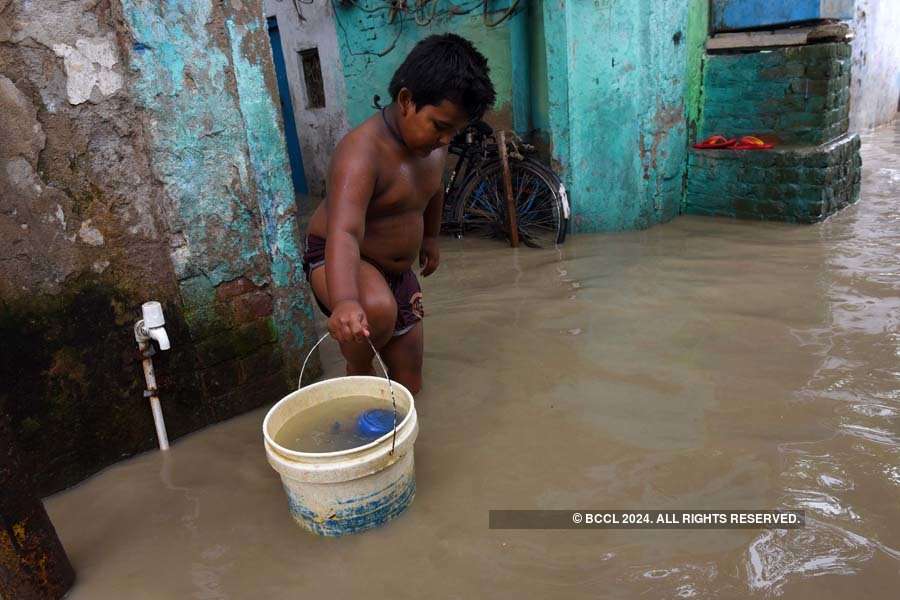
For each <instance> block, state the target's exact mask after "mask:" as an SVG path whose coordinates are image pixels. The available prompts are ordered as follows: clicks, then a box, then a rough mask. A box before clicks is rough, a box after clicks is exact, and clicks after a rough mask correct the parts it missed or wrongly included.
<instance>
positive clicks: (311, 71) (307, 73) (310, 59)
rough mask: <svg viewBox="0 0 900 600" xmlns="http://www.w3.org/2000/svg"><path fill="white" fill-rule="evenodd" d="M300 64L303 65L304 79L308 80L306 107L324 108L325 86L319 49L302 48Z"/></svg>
mask: <svg viewBox="0 0 900 600" xmlns="http://www.w3.org/2000/svg"><path fill="white" fill-rule="evenodd" d="M300 64H301V65H302V67H303V80H304V81H305V82H306V99H307V105H306V107H307V108H324V107H325V86H324V84H323V83H322V64H321V63H320V62H319V49H318V48H310V49H309V50H301V51H300Z"/></svg>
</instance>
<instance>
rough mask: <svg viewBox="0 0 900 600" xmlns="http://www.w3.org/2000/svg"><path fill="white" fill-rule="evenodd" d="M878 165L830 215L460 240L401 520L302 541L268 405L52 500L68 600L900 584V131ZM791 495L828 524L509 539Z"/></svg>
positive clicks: (428, 287)
mask: <svg viewBox="0 0 900 600" xmlns="http://www.w3.org/2000/svg"><path fill="white" fill-rule="evenodd" d="M863 154H864V179H863V199H862V201H861V202H860V203H858V204H857V205H855V206H853V207H850V208H848V209H846V210H844V211H843V212H842V213H840V214H838V215H836V216H834V217H832V218H831V219H829V220H827V221H826V222H824V223H821V224H819V225H814V226H795V225H785V224H777V223H757V222H740V221H730V220H725V219H710V218H695V217H682V218H679V219H676V220H675V221H674V222H672V223H668V224H666V225H663V226H659V227H654V228H652V229H650V230H647V231H640V232H629V233H622V234H614V235H598V236H574V237H572V238H571V240H570V241H567V243H566V244H565V246H564V247H562V248H560V249H558V250H546V251H534V250H530V249H519V250H517V251H513V250H511V249H508V248H505V247H503V246H502V245H501V244H498V243H495V242H489V241H482V240H469V239H466V240H462V241H456V240H446V241H444V243H443V244H444V245H443V263H442V266H441V269H440V270H439V271H438V273H437V274H436V275H435V276H433V277H430V278H428V279H425V280H423V286H424V287H425V298H426V304H427V305H428V319H427V320H426V325H425V329H426V366H425V387H424V389H423V392H422V394H421V395H420V396H419V397H418V398H417V410H418V412H419V417H420V433H419V438H418V441H417V442H416V472H417V479H418V482H417V483H418V486H417V494H416V500H415V502H414V503H413V504H412V506H411V507H410V509H409V511H408V512H407V513H406V514H405V515H403V517H401V518H400V519H397V520H396V521H395V522H393V523H391V524H390V525H389V526H388V527H385V528H382V529H379V530H376V531H372V532H369V533H366V534H364V535H360V536H354V537H353V538H348V539H343V540H338V541H335V540H320V539H317V538H314V537H311V536H309V535H307V534H304V533H302V532H301V531H300V530H298V529H297V528H296V527H295V526H294V525H293V524H292V523H291V522H290V517H289V516H288V512H287V508H286V506H285V499H284V497H283V494H282V492H281V489H280V485H279V483H278V480H277V476H276V475H275V474H274V473H273V472H272V471H271V469H270V468H269V467H268V465H267V464H266V462H265V457H264V453H263V450H262V443H261V440H260V433H259V427H260V422H261V419H262V417H263V415H264V412H263V411H258V412H256V413H253V414H250V415H246V416H244V417H241V418H238V419H234V420H232V421H230V422H229V423H226V424H224V425H221V426H218V427H214V428H209V429H207V430H205V431H204V432H202V433H200V434H198V435H194V436H191V437H189V438H187V439H183V440H179V441H178V442H177V443H176V444H175V445H174V447H173V449H172V452H171V455H170V456H169V457H168V458H169V461H170V464H166V465H165V469H164V474H165V476H164V477H163V478H162V480H161V478H160V476H159V473H160V460H161V459H160V458H159V455H158V454H156V453H151V454H147V455H144V456H142V457H139V458H137V459H135V460H132V461H129V462H127V463H123V464H120V465H117V466H115V467H113V468H112V469H110V470H108V471H107V472H105V473H103V474H101V475H100V476H98V477H96V478H94V479H92V480H91V481H89V482H87V483H86V484H85V485H82V486H79V487H78V488H76V489H74V490H71V491H69V492H66V493H63V494H60V495H58V496H56V497H54V498H51V499H50V500H49V502H48V510H49V512H50V514H51V516H52V518H53V519H54V522H55V523H56V525H57V528H58V530H59V532H60V536H61V538H62V540H63V543H64V544H65V545H66V547H67V549H68V551H69V553H70V555H71V557H72V560H73V562H74V563H75V565H76V568H77V569H78V571H79V583H78V585H77V587H76V588H75V590H74V592H73V594H72V598H75V599H81V598H90V599H97V598H119V597H123V596H122V590H123V589H128V590H129V591H131V590H139V591H138V592H136V593H135V594H132V595H131V597H146V598H159V597H173V598H249V597H269V598H293V597H297V595H298V593H300V592H299V591H300V590H302V593H303V595H304V597H306V596H308V597H316V596H321V597H341V598H350V597H363V596H367V595H370V594H371V590H372V589H378V590H379V595H383V596H387V595H390V596H393V597H397V598H413V597H420V596H421V595H422V593H421V590H428V595H436V596H438V597H449V598H480V597H510V598H512V597H515V598H597V597H610V598H635V597H641V598H654V599H655V598H748V597H749V598H771V597H783V598H790V599H795V598H797V599H801V600H803V599H809V600H823V599H827V598H851V597H853V598H886V597H891V595H892V594H893V595H896V589H897V583H898V579H900V578H898V569H900V553H898V549H900V501H898V498H900V426H898V425H900V423H898V420H900V385H898V382H900V366H898V365H900V361H898V358H900V327H898V324H900V251H898V249H900V210H898V205H897V201H898V198H900V129H886V130H882V131H881V132H879V133H877V134H874V135H869V136H867V137H866V138H865V141H864V145H863ZM326 363H328V361H326ZM329 364H331V365H332V367H334V369H335V372H339V368H340V365H339V364H336V363H335V362H334V361H331V362H330V363H329ZM274 400H276V399H274V398H273V401H274ZM164 401H165V400H164ZM779 507H780V508H801V509H804V510H806V511H807V520H806V522H807V526H806V527H805V528H804V529H801V530H791V531H753V530H729V531H708V530H707V531H677V530H669V531H638V530H629V531H614V530H606V531H490V530H488V529H487V513H488V510H489V509H496V508H546V509H550V508H558V509H565V508H570V509H571V508H581V509H603V508H607V509H610V508H620V509H626V508H628V509H632V508H647V509H728V508H736V509H737V508H779ZM407 577H414V578H415V579H416V581H417V584H416V586H414V588H415V591H414V590H413V588H412V587H410V586H409V585H407V583H406V578H407ZM890 590H894V592H891V591H890ZM142 594H143V595H142Z"/></svg>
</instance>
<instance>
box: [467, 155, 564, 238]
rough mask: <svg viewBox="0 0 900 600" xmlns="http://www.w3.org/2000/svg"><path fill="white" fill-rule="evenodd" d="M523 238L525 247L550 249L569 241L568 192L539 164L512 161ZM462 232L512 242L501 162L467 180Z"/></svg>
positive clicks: (510, 162) (527, 161)
mask: <svg viewBox="0 0 900 600" xmlns="http://www.w3.org/2000/svg"><path fill="white" fill-rule="evenodd" d="M509 171H510V179H511V181H512V193H513V202H514V204H515V207H516V220H517V224H518V230H519V239H521V240H522V243H524V244H525V245H526V246H531V247H538V248H540V247H550V246H554V245H556V244H561V243H562V242H563V241H564V240H565V237H566V227H567V224H568V206H567V205H566V203H567V200H566V199H565V188H564V187H563V186H562V185H561V184H560V183H559V179H558V178H557V177H556V174H555V173H552V172H551V171H549V169H547V168H546V167H545V166H543V165H542V164H540V163H537V162H535V161H532V160H529V159H526V160H523V161H519V160H514V159H513V160H510V161H509ZM456 222H457V223H458V228H459V231H460V233H462V234H463V235H465V234H466V233H475V234H477V235H483V236H488V237H494V238H505V237H508V229H507V218H506V193H505V191H504V187H503V168H502V165H501V163H500V161H499V160H496V161H492V162H490V163H488V164H487V165H484V166H482V167H481V168H480V169H479V170H478V171H477V172H475V173H473V174H472V177H470V178H469V180H468V181H466V183H465V186H464V187H463V190H462V192H461V193H460V201H459V203H458V204H457V206H456Z"/></svg>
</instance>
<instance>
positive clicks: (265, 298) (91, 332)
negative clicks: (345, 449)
mask: <svg viewBox="0 0 900 600" xmlns="http://www.w3.org/2000/svg"><path fill="white" fill-rule="evenodd" d="M274 88H275V85H274V76H273V74H272V67H271V57H270V51H269V46H268V39H267V36H266V30H265V27H264V21H263V15H262V8H261V5H260V0H254V1H249V2H243V3H224V4H223V3H219V2H214V1H213V0H191V1H188V0H178V1H176V0H172V1H169V2H166V3H159V2H152V1H150V0H122V1H121V2H120V1H119V0H100V1H99V2H98V1H97V0H47V1H43V2H15V1H10V0H0V140H2V143H0V259H2V260H0V338H2V339H3V344H2V345H0V379H2V380H3V381H4V385H3V386H2V389H0V411H3V412H4V413H6V414H8V415H9V416H10V417H11V422H12V425H13V427H14V428H15V432H16V435H17V436H18V442H19V444H20V446H21V448H22V451H23V453H24V455H25V457H26V460H27V461H28V465H27V467H28V469H27V470H28V471H29V472H32V473H34V474H35V476H36V481H35V482H34V484H35V485H36V486H37V488H38V490H39V491H40V492H41V493H48V492H51V491H54V490H58V489H60V488H62V487H65V486H67V485H70V484H72V483H74V482H77V481H78V480H80V479H82V478H83V477H85V476H86V475H89V474H90V473H92V472H95V471H96V470H98V469H100V468H102V467H104V466H105V465H108V464H110V463H111V462H114V461H116V460H120V459H121V458H122V457H124V456H129V455H131V454H134V453H136V452H140V451H142V450H147V449H150V448H153V447H154V446H155V434H154V428H153V422H152V418H151V414H150V410H149V406H148V404H147V401H146V399H144V397H143V394H142V392H143V388H144V383H143V377H142V373H141V368H140V363H139V360H138V357H137V351H136V345H135V343H134V337H133V332H132V326H133V323H134V321H135V320H136V319H138V318H140V304H141V303H142V302H144V301H146V300H149V299H156V300H160V301H161V302H163V305H164V309H165V312H166V318H167V329H168V331H169V336H170V338H171V340H172V350H171V351H168V352H162V353H159V354H157V355H156V357H155V358H154V360H155V363H156V367H157V376H158V379H159V386H160V394H161V399H162V403H163V411H164V414H165V417H166V422H167V426H168V428H169V433H170V437H172V438H173V439H174V438H177V437H179V436H181V435H184V434H185V433H188V432H190V431H193V430H195V429H198V428H200V427H202V426H204V425H206V424H208V423H212V422H215V421H218V420H221V419H224V418H227V417H229V416H232V415H235V414H238V413H240V412H243V411H245V410H248V409H249V408H253V407H257V406H259V405H261V404H264V403H266V402H272V401H274V400H277V399H278V398H279V397H280V396H281V395H282V394H283V393H284V392H285V390H286V389H288V386H289V385H290V384H291V383H290V382H291V381H292V379H293V377H294V376H295V374H296V370H297V362H298V360H299V356H301V354H302V352H303V350H304V348H308V347H309V342H310V340H311V338H312V324H311V318H310V317H311V314H312V312H311V311H312V309H311V307H310V304H309V298H308V295H307V290H306V288H305V286H304V284H303V283H302V273H300V268H299V267H300V265H299V262H300V261H299V244H298V240H299V232H298V230H297V224H296V219H295V212H296V208H295V203H294V198H293V193H292V191H291V184H290V177H289V172H288V171H287V159H286V153H285V149H284V142H283V136H282V133H281V124H280V121H279V115H278V112H277V110H276V108H275V107H276V104H275V102H276V100H275V93H274V91H273V90H274Z"/></svg>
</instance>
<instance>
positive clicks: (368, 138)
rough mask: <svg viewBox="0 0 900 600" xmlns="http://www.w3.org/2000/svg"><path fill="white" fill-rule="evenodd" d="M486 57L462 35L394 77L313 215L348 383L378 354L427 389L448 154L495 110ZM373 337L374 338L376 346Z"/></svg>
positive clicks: (345, 144) (314, 245)
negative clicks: (428, 305)
mask: <svg viewBox="0 0 900 600" xmlns="http://www.w3.org/2000/svg"><path fill="white" fill-rule="evenodd" d="M488 74H489V69H488V65H487V60H486V59H485V57H484V56H483V55H482V54H480V53H479V52H478V51H477V50H476V49H475V47H474V46H473V45H472V44H471V43H470V42H469V41H467V40H465V39H463V38H461V37H459V36H457V35H453V34H446V35H433V36H431V37H428V38H426V39H424V40H422V41H421V42H419V43H418V44H417V45H416V46H415V48H413V50H412V52H410V54H409V56H408V57H407V58H406V60H405V61H404V62H403V64H402V65H400V68H398V69H397V71H396V73H394V77H393V79H392V80H391V84H390V88H389V91H390V94H391V99H392V103H391V104H390V105H389V106H387V107H385V108H383V109H381V112H380V113H376V114H374V115H373V116H371V117H369V118H368V119H367V120H366V121H365V122H363V123H362V124H361V125H360V126H359V127H356V128H355V129H353V130H352V131H350V132H349V133H348V134H347V135H346V136H344V138H343V139H342V140H341V142H340V143H339V144H338V146H337V148H336V149H335V151H334V155H333V156H332V159H331V166H330V168H329V173H328V187H327V190H328V192H327V198H326V199H325V200H324V201H323V202H322V204H320V205H319V207H318V208H316V211H315V212H314V213H313V215H312V217H311V219H310V223H309V230H308V234H307V237H306V252H305V253H304V257H303V269H304V272H305V273H306V277H307V280H308V281H309V283H310V285H311V286H312V289H313V293H314V294H315V296H316V300H317V301H318V304H319V307H320V308H321V309H322V310H323V311H324V312H325V314H326V315H328V331H329V333H331V335H332V336H333V337H334V338H335V339H336V340H337V341H338V342H339V343H340V346H341V353H342V354H343V355H344V358H345V359H346V361H347V374H348V375H371V374H374V370H373V368H372V358H373V353H372V348H371V346H370V345H369V341H371V343H372V344H373V345H374V346H375V348H377V349H378V352H379V354H380V355H381V356H382V358H383V359H384V361H385V363H386V364H387V367H388V370H389V372H390V375H391V378H392V379H394V380H396V381H399V382H400V383H401V384H403V385H404V386H406V387H407V388H408V389H409V390H410V391H411V392H412V393H414V394H415V393H418V391H419V389H420V388H421V386H422V352H423V339H424V338H423V330H422V318H423V316H424V313H423V310H422V291H421V288H420V287H419V282H418V280H417V279H416V276H415V274H414V273H413V271H412V266H413V263H414V262H415V260H416V258H417V257H418V259H419V266H420V267H422V271H421V274H422V276H424V277H427V276H428V275H430V274H431V273H433V272H434V270H435V269H437V267H438V263H439V262H440V254H439V251H438V242H437V236H438V232H439V230H440V227H441V213H442V205H443V200H444V199H443V172H444V164H445V162H446V159H447V148H446V147H447V145H448V144H449V143H450V140H452V139H453V137H454V136H455V135H456V134H457V133H459V132H460V131H461V130H462V129H464V128H465V126H466V125H467V124H468V123H469V122H471V121H473V120H476V119H480V118H481V117H482V115H483V114H484V113H485V111H486V110H487V109H489V108H490V107H491V105H493V103H494V98H495V94H494V87H493V85H492V84H491V80H490V78H489V77H488ZM367 338H368V339H367Z"/></svg>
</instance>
